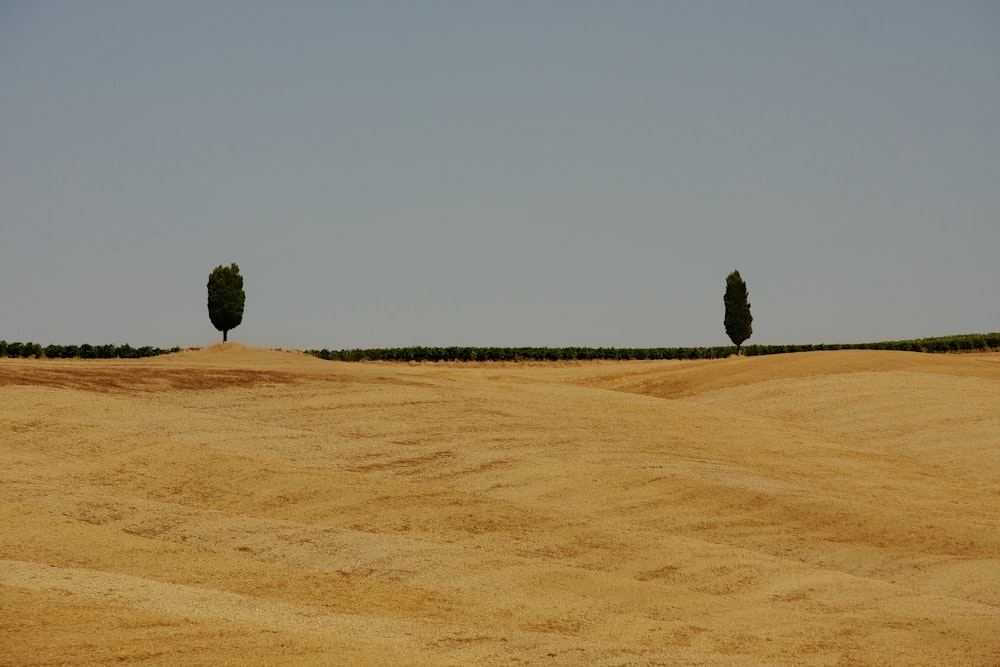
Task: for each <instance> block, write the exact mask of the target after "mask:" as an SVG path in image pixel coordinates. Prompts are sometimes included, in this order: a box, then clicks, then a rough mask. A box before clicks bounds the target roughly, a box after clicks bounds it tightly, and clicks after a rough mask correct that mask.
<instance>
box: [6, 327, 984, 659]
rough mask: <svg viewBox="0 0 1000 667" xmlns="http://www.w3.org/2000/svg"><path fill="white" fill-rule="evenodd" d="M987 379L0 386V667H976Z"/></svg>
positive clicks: (709, 365) (653, 374) (419, 378)
mask: <svg viewBox="0 0 1000 667" xmlns="http://www.w3.org/2000/svg"><path fill="white" fill-rule="evenodd" d="M998 408H1000V354H978V355H977V354H969V355H947V356H946V355H922V354H917V353H905V352H869V351H841V352H817V353H808V354H796V355H782V356H773V357H755V358H747V359H735V358H734V359H727V360H714V361H667V362H621V363H618V362H594V363H579V364H564V365H556V364H539V365H530V364H509V365H504V364H482V365H460V364H422V365H404V364H378V363H372V364H342V363H336V362H325V361H320V360H317V359H314V358H312V357H308V356H305V355H302V354H298V353H291V352H276V351H265V350H256V349H249V348H245V347H242V346H240V345H236V344H228V345H225V346H218V347H214V348H209V349H205V350H200V351H189V352H182V353H179V354H175V355H170V356H166V357H158V358H154V359H146V360H120V361H81V360H58V361H46V360H6V359H4V360H0V513H2V515H0V664H4V665H55V664H74V665H105V664H111V663H125V664H150V665H152V664H163V665H167V664H169V665H181V664H183V665H223V664H254V665H260V664H273V665H279V664H280V665H294V664H315V665H327V664H406V665H410V664H431V665H437V664H442V665H480V664H498V665H511V664H546V665H917V664H921V665H997V664H1000V511H998V510H1000V409H998Z"/></svg>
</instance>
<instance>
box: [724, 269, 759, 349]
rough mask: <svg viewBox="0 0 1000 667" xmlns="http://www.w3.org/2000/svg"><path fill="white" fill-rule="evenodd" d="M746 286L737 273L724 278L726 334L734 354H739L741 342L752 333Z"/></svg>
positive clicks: (751, 316) (751, 319) (751, 317)
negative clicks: (734, 349)
mask: <svg viewBox="0 0 1000 667" xmlns="http://www.w3.org/2000/svg"><path fill="white" fill-rule="evenodd" d="M749 296H750V294H749V292H747V284H746V283H745V282H743V278H741V277H740V272H739V271H733V272H732V273H730V274H729V275H728V276H726V295H725V297H723V301H724V302H725V304H726V319H725V325H726V334H728V335H729V340H731V341H733V345H735V346H736V354H739V353H740V347H741V346H742V345H743V341H745V340H746V339H747V338H749V337H750V335H751V334H752V333H753V326H752V322H753V315H751V314H750V302H749V301H747V298H748V297H749Z"/></svg>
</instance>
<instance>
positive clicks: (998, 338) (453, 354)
mask: <svg viewBox="0 0 1000 667" xmlns="http://www.w3.org/2000/svg"><path fill="white" fill-rule="evenodd" d="M991 349H1000V333H992V334H965V335H961V336H942V337H939V338H920V339H916V340H897V341H883V342H879V343H846V344H842V343H836V344H819V345H744V346H743V353H744V354H746V355H748V356H761V355H765V354H786V353H789V352H815V351H819V350H902V351H908V352H961V351H966V352H968V351H975V350H991ZM735 351H736V348H735V347H733V346H731V345H727V346H721V347H651V348H636V347H629V348H615V347H393V348H375V349H367V350H361V349H353V350H328V349H322V350H306V354H311V355H313V356H315V357H319V358H320V359H327V360H330V361H588V360H594V359H604V360H620V361H624V360H649V359H719V358H725V357H728V356H729V355H731V354H733V353H734V352H735Z"/></svg>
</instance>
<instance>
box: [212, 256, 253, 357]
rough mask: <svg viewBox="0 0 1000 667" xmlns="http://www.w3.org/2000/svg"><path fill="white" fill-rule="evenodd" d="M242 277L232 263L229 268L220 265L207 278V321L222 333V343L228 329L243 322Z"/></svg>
mask: <svg viewBox="0 0 1000 667" xmlns="http://www.w3.org/2000/svg"><path fill="white" fill-rule="evenodd" d="M245 300H246V293H245V292H244V291H243V276H241V275H240V267H238V266H237V265H236V263H235V262H234V263H233V264H230V265H229V266H222V265H221V264H220V265H219V266H217V267H215V269H214V270H213V271H212V273H210V274H209V276H208V319H210V320H212V325H213V326H214V327H215V328H216V329H218V330H219V331H221V332H222V342H223V343H224V342H226V340H227V339H228V333H229V330H230V329H235V328H236V327H238V326H239V325H240V323H241V322H242V321H243V302H244V301H245Z"/></svg>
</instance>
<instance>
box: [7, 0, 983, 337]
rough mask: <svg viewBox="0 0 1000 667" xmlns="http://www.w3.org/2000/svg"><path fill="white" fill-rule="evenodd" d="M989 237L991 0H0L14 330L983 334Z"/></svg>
mask: <svg viewBox="0 0 1000 667" xmlns="http://www.w3.org/2000/svg"><path fill="white" fill-rule="evenodd" d="M998 250H1000V3H997V2H995V0H983V1H979V2H976V1H966V0H954V1H949V2H943V1H939V0H934V1H931V2H923V1H921V0H898V1H897V0H864V1H857V2H855V1H851V0H844V1H842V2H818V1H810V0H804V1H798V0H785V1H765V0H760V1H756V0H747V1H743V0H739V1H735V0H734V1H725V0H705V1H700V0H699V1H680V0H678V1H670V0H657V1H641V0H625V1H622V2H611V1H601V2H591V1H589V0H572V1H570V0H532V1H528V0H511V1H505V2H475V1H466V0H461V1H459V0H454V1H437V0H427V1H421V0H407V1H404V0H399V1H390V0H370V1H360V0H359V1H357V2H346V1H345V2H333V1H330V2H326V1H314V2H310V1H305V0H291V1H289V2H259V1H253V0H232V1H227V0H207V1H203V0H172V1H171V2H135V1H134V0H92V1H88V2H58V1H54V2H28V1H27V0H24V1H21V0H0V339H5V340H8V341H33V342H37V343H41V344H43V345H45V344H49V343H57V344H82V343H85V342H89V343H92V344H106V343H115V344H123V343H129V344H131V345H133V346H136V347H138V346H142V345H153V346H161V347H172V346H175V345H178V346H182V347H189V346H206V345H212V344H214V343H216V342H218V341H220V340H221V335H220V334H219V332H217V331H216V330H215V329H214V328H213V327H212V325H211V323H210V321H209V319H208V312H207V308H206V297H207V292H206V283H207V280H208V274H209V273H210V272H211V271H212V269H213V268H214V267H215V266H217V265H220V264H225V265H229V264H230V263H232V262H236V263H237V264H239V266H240V270H241V273H242V275H243V277H244V280H245V290H246V307H245V311H244V318H243V323H242V324H241V325H240V326H239V327H238V328H237V329H234V330H233V331H231V332H230V340H235V341H238V342H241V343H244V344H246V345H253V346H261V347H282V348H286V349H319V348H330V349H340V348H357V347H403V346H410V345H429V346H446V345H470V346H553V347H558V346H594V347H597V346H615V347H658V346H665V347H672V346H700V345H724V344H728V338H727V337H726V334H725V330H724V327H723V315H724V308H723V300H722V297H723V294H724V292H725V278H726V276H727V275H728V274H729V272H731V271H732V270H734V269H738V270H739V271H740V273H741V275H742V276H743V278H744V279H745V280H746V283H747V286H748V289H749V292H750V303H751V310H752V313H753V317H754V321H753V330H754V333H753V336H752V337H751V339H750V340H749V341H748V343H760V344H782V343H834V342H870V341H878V340H895V339H908V338H919V337H927V336H939V335H949V334H955V333H977V332H978V333H985V332H993V331H998V330H1000V292H998V290H997V285H998V284H1000V261H998V259H997V255H998Z"/></svg>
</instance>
